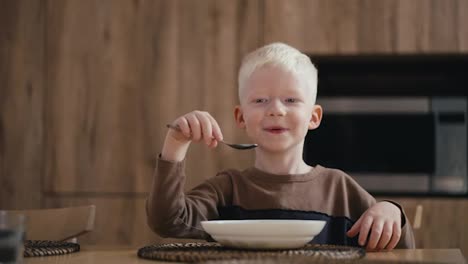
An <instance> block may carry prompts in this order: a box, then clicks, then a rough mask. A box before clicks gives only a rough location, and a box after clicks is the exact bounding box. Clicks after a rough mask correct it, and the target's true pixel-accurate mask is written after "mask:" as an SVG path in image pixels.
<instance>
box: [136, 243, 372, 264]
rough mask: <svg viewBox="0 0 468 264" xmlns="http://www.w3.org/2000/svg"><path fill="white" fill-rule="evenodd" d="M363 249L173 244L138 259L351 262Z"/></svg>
mask: <svg viewBox="0 0 468 264" xmlns="http://www.w3.org/2000/svg"><path fill="white" fill-rule="evenodd" d="M365 254H366V251H365V250H364V249H363V248H356V247H347V246H333V245H313V244H308V245H307V246H305V247H303V248H299V249H287V250H243V249H233V248H226V247H223V246H221V245H220V244H218V243H208V242H206V243H172V244H161V245H152V246H146V247H143V248H140V249H139V250H138V257H140V258H144V259H152V260H162V261H181V262H201V261H208V260H234V259H262V260H265V259H270V260H275V259H277V260H281V259H283V260H284V258H288V259H290V258H291V257H300V258H305V257H307V259H308V260H309V261H310V260H312V259H314V260H328V261H330V260H335V259H336V260H352V259H358V258H362V257H364V256H365Z"/></svg>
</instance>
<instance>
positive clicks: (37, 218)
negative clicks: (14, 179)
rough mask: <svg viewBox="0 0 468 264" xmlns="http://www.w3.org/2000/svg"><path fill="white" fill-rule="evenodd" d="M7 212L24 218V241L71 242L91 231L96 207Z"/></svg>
mask: <svg viewBox="0 0 468 264" xmlns="http://www.w3.org/2000/svg"><path fill="white" fill-rule="evenodd" d="M7 212H10V213H18V214H24V215H25V216H26V239H28V240H52V241H65V240H73V239H75V238H76V237H78V236H80V235H83V234H85V233H88V232H90V231H91V230H93V228H94V219H95V213H96V206H94V205H87V206H76V207H66V208H54V209H35V210H9V211H7ZM75 240H76V239H75Z"/></svg>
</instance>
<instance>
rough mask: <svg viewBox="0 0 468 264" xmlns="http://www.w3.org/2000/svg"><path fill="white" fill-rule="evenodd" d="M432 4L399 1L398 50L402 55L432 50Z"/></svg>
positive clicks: (397, 21) (428, 2)
mask: <svg viewBox="0 0 468 264" xmlns="http://www.w3.org/2000/svg"><path fill="white" fill-rule="evenodd" d="M430 10H431V2H430V1H427V0H415V1H404V0H400V1H398V7H397V18H396V23H397V25H396V29H397V30H396V50H397V51H398V52H401V53H406V52H408V53H411V52H413V53H414V52H426V51H427V50H429V49H430V19H431V12H430Z"/></svg>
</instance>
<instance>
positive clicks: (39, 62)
mask: <svg viewBox="0 0 468 264" xmlns="http://www.w3.org/2000/svg"><path fill="white" fill-rule="evenodd" d="M44 27H45V23H44V9H43V1H40V0H36V1H1V2H0V209H15V208H22V209H27V208H38V207H40V205H41V185H42V176H43V174H42V168H43V160H42V154H43V153H42V150H43V130H44V126H43V122H42V121H43V97H44V93H45V92H44V77H43V75H44V74H43V70H44V66H45V63H44V61H45V58H44Z"/></svg>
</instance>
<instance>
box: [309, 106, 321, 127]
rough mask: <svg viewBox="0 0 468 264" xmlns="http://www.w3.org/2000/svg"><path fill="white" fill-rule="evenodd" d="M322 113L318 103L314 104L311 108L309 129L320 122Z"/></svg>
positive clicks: (317, 125)
mask: <svg viewBox="0 0 468 264" xmlns="http://www.w3.org/2000/svg"><path fill="white" fill-rule="evenodd" d="M322 114H323V109H322V107H321V106H320V105H314V108H313V109H312V116H311V118H310V121H309V129H310V130H313V129H316V128H317V127H319V126H320V122H321V121H322Z"/></svg>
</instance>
